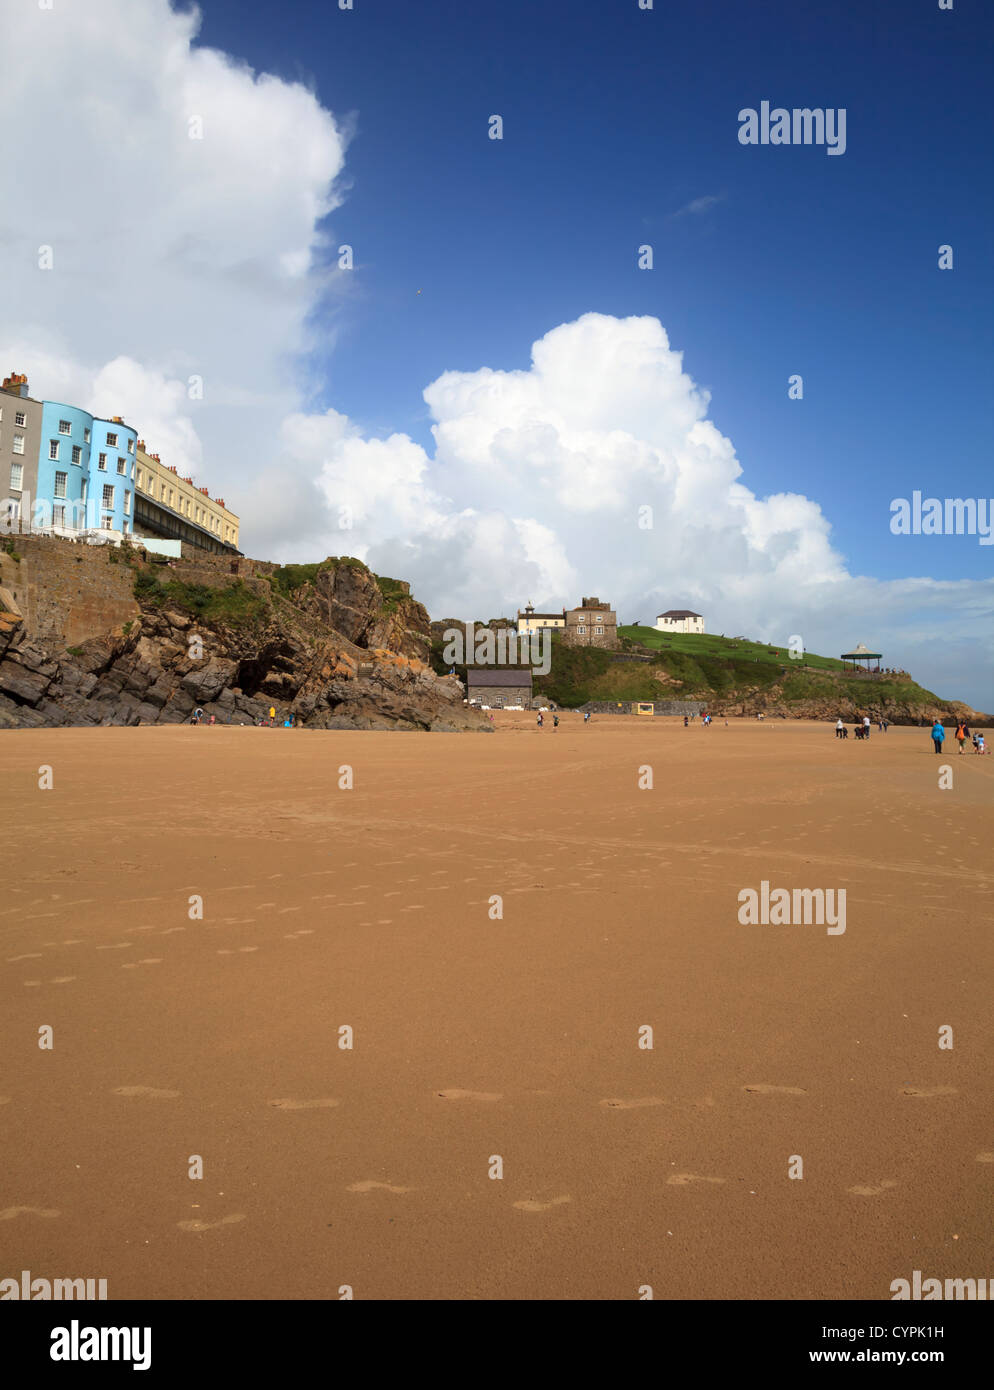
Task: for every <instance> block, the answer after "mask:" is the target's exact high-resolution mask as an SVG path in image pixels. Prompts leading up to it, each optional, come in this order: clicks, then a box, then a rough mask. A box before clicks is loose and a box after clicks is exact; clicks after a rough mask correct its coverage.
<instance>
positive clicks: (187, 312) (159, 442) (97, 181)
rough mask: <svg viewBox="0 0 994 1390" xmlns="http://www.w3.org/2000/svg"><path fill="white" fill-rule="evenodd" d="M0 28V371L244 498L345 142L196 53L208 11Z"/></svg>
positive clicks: (218, 57)
mask: <svg viewBox="0 0 994 1390" xmlns="http://www.w3.org/2000/svg"><path fill="white" fill-rule="evenodd" d="M3 28H4V39H3V44H2V45H0V116H2V117H3V121H4V129H5V130H7V131H8V132H13V131H16V133H17V134H16V139H13V138H12V139H11V140H9V141H8V144H7V164H6V172H5V179H6V180H8V185H7V186H8V190H9V191H14V190H16V196H5V197H4V199H3V201H2V204H0V247H2V248H3V252H4V255H3V262H2V271H0V275H2V290H3V295H2V303H3V319H2V324H0V361H2V362H4V363H6V364H7V365H6V366H5V367H4V371H9V370H11V369H17V370H24V371H27V373H28V375H29V380H30V382H31V386H32V391H33V392H34V393H35V394H39V395H43V396H44V397H46V398H48V399H60V398H62V399H68V400H69V401H71V402H75V403H80V404H82V403H85V402H89V401H91V400H92V401H93V402H94V403H95V404H96V407H97V408H98V409H101V410H104V411H107V412H109V413H113V414H122V415H124V416H125V417H126V418H128V419H129V420H130V421H132V422H133V423H134V424H135V425H136V426H137V427H138V429H139V432H140V433H141V434H142V435H143V436H144V437H145V439H146V441H147V443H148V445H149V448H150V449H152V450H154V451H156V452H158V453H161V455H162V457H163V461H164V462H169V463H175V464H176V465H177V467H179V468H180V471H183V470H184V469H187V468H190V467H196V468H197V470H198V473H202V475H203V477H202V481H203V482H204V483H205V484H206V485H207V486H209V487H210V488H211V492H212V493H217V492H222V493H225V494H226V496H227V498H228V500H229V502H234V499H235V498H237V497H238V496H239V494H240V493H241V492H242V491H243V488H244V483H245V477H246V473H247V472H248V471H250V469H251V470H253V471H254V468H255V467H256V466H257V465H264V464H265V462H266V460H267V458H268V457H270V456H271V451H272V449H273V446H274V444H275V438H276V433H277V426H278V421H279V419H280V418H281V416H282V415H284V414H287V413H289V412H291V411H293V410H294V409H296V408H297V407H298V406H299V404H300V401H299V396H298V391H297V386H296V383H297V381H298V380H299V376H300V373H299V372H298V370H297V365H296V363H297V357H298V354H300V353H302V352H304V351H306V349H307V348H308V346H309V336H308V335H309V330H308V326H307V320H308V315H310V314H311V313H312V312H313V310H314V308H315V306H316V304H317V303H318V301H319V300H320V298H321V296H322V295H323V294H324V293H326V291H327V289H328V287H329V283H330V281H331V277H330V276H329V274H328V273H327V272H326V271H324V270H322V268H321V262H322V255H323V250H324V248H323V242H322V234H321V231H320V228H319V222H320V219H321V218H322V217H323V216H324V215H325V214H326V213H327V212H329V211H330V210H332V209H333V208H334V207H335V206H337V204H338V203H339V202H340V200H341V197H342V187H343V185H342V178H341V176H342V173H343V169H344V161H345V148H346V143H347V134H348V132H347V128H346V126H345V125H344V124H343V123H341V122H337V121H336V120H335V118H334V117H333V116H332V115H331V114H330V113H329V112H327V111H326V110H324V109H323V108H322V106H321V105H320V103H319V102H318V101H317V99H316V98H315V96H314V95H313V94H312V93H311V92H309V91H307V90H306V89H305V88H304V87H302V86H300V85H298V84H293V83H288V82H284V81H281V80H279V79H277V78H275V77H270V76H266V75H259V76H257V75H256V74H254V73H253V72H251V71H250V70H249V69H248V68H247V67H245V66H244V65H243V64H240V63H237V62H235V61H234V60H232V59H231V58H229V57H228V56H226V55H225V54H223V53H219V52H216V51H214V50H210V49H203V48H196V47H193V46H192V41H193V39H194V37H195V35H196V32H197V30H198V28H199V16H198V15H197V14H196V12H194V11H191V12H189V13H185V14H179V13H176V12H175V11H174V10H172V9H171V7H170V5H169V4H168V3H167V0H140V3H136V0H58V3H57V4H56V5H55V7H54V8H53V9H52V10H40V9H39V8H38V6H37V5H35V4H31V3H24V4H14V3H5V4H4V13H3ZM191 131H192V132H193V133H197V132H198V131H200V132H202V136H203V138H202V139H191V138H190V134H191ZM43 245H47V246H51V247H52V254H53V259H54V265H53V268H52V269H51V270H40V269H39V268H38V248H39V247H40V246H43ZM193 375H197V376H200V377H202V378H203V383H204V385H203V400H196V399H192V400H191V399H190V398H189V396H188V394H187V392H188V380H189V378H190V377H191V376H193ZM262 514H263V513H260V515H262Z"/></svg>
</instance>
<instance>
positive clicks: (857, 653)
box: [839, 642, 883, 661]
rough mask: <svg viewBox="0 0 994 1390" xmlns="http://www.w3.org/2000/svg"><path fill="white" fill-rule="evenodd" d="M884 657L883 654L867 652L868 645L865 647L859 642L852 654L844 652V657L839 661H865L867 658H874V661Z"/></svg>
mask: <svg viewBox="0 0 994 1390" xmlns="http://www.w3.org/2000/svg"><path fill="white" fill-rule="evenodd" d="M882 655H883V653H882V652H871V651H867V649H866V645H865V644H864V643H863V642H857V643H856V647H855V649H854V650H853V651H851V652H843V653H842V655H841V656H840V657H839V660H840V661H861V660H863V659H864V658H866V657H872V658H873V659H874V660H879V658H880V657H881V656H882Z"/></svg>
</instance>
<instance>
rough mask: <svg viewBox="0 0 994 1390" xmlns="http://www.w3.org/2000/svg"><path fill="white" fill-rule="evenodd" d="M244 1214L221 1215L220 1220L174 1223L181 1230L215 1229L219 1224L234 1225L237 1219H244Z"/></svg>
mask: <svg viewBox="0 0 994 1390" xmlns="http://www.w3.org/2000/svg"><path fill="white" fill-rule="evenodd" d="M244 1220H245V1216H244V1214H242V1213H240V1212H239V1213H238V1214H236V1215H233V1216H222V1217H221V1220H220V1221H198V1220H196V1219H194V1220H193V1221H177V1222H176V1224H177V1226H178V1227H179V1228H180V1230H181V1231H216V1230H217V1228H218V1227H219V1226H234V1225H235V1224H236V1223H237V1222H239V1221H244Z"/></svg>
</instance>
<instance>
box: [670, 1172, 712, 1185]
mask: <svg viewBox="0 0 994 1390" xmlns="http://www.w3.org/2000/svg"><path fill="white" fill-rule="evenodd" d="M724 1181H725V1179H724V1178H707V1177H704V1176H703V1174H701V1173H671V1174H670V1176H669V1177H668V1178H667V1179H666V1182H667V1184H668V1185H669V1186H670V1187H687V1186H689V1184H690V1183H692V1182H713V1183H721V1182H724Z"/></svg>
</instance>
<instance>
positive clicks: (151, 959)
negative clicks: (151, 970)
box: [121, 956, 162, 970]
mask: <svg viewBox="0 0 994 1390" xmlns="http://www.w3.org/2000/svg"><path fill="white" fill-rule="evenodd" d="M161 964H162V957H161V956H148V957H147V958H146V959H145V960H129V961H128V963H127V964H126V965H122V966H121V969H122V970H140V969H141V967H142V966H143V965H161Z"/></svg>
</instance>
